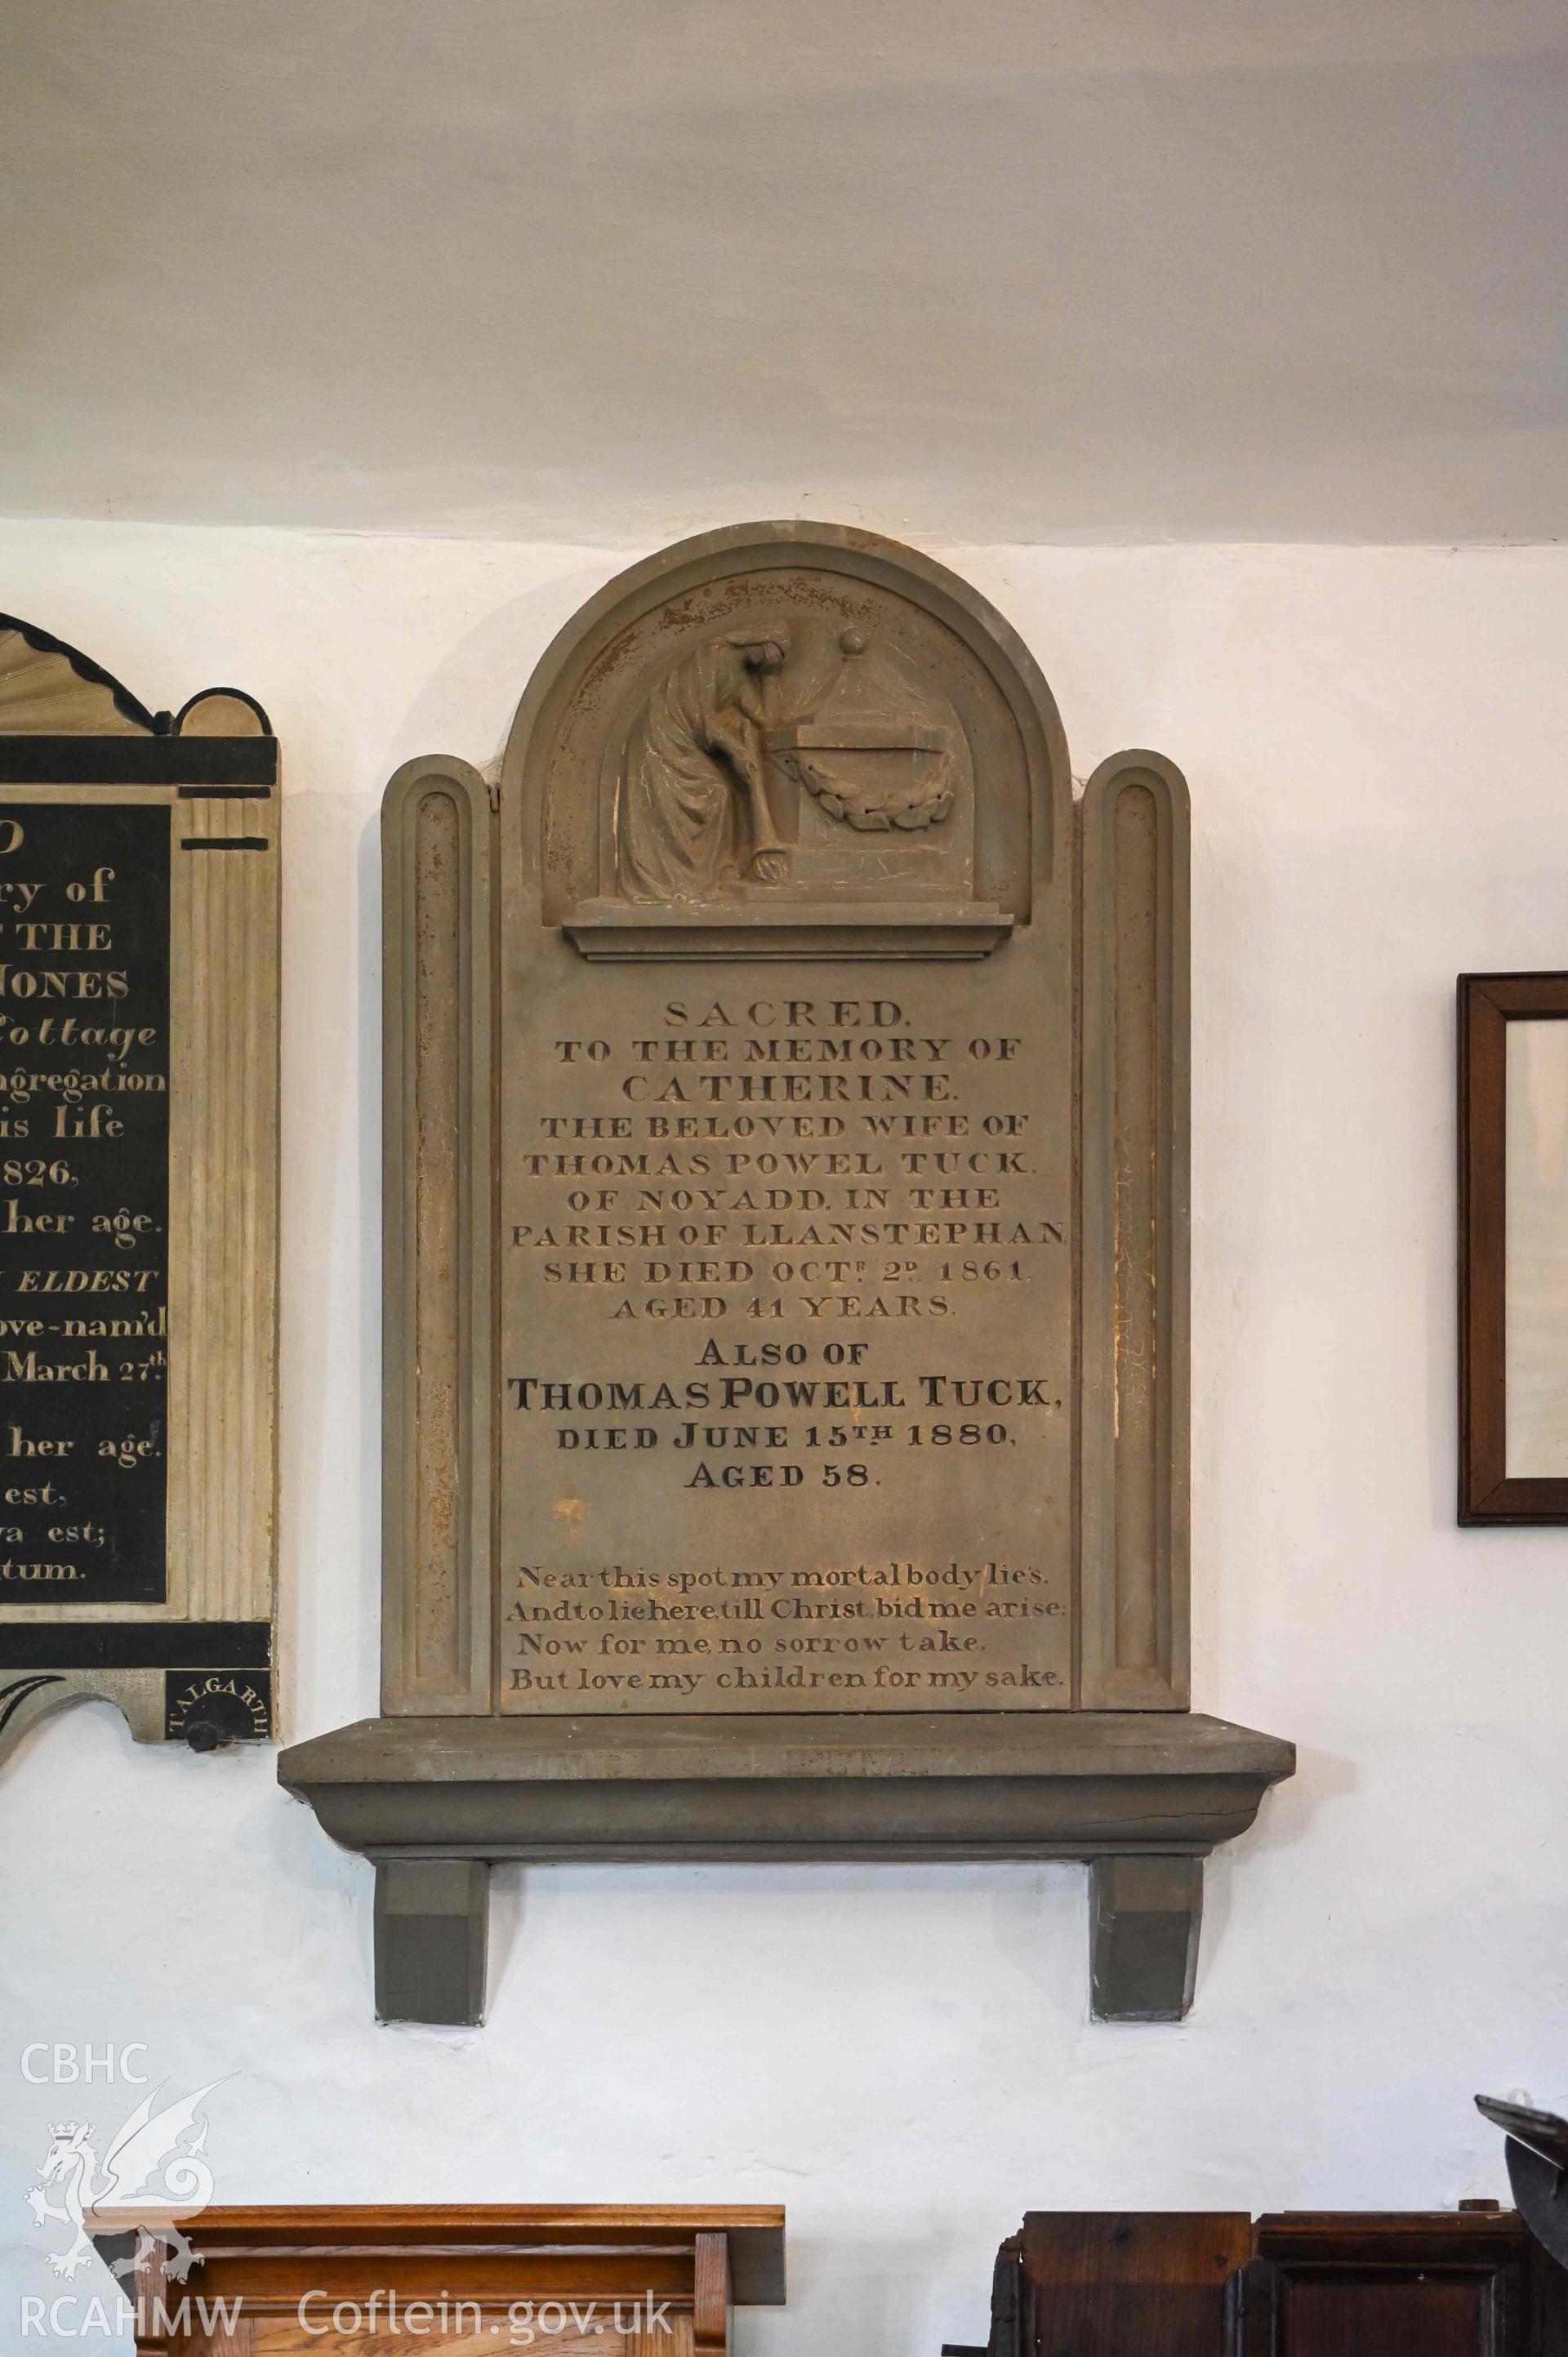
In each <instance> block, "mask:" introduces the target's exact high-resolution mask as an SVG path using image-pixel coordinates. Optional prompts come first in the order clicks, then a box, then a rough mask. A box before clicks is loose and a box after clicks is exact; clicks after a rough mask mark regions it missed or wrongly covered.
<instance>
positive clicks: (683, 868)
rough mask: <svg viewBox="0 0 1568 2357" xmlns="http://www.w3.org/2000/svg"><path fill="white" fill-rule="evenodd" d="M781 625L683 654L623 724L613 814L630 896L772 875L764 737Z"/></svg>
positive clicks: (662, 896)
mask: <svg viewBox="0 0 1568 2357" xmlns="http://www.w3.org/2000/svg"><path fill="white" fill-rule="evenodd" d="M788 655H789V642H788V638H787V635H786V633H785V632H784V631H783V630H779V631H777V632H770V633H769V634H768V635H766V636H758V635H757V633H755V632H736V633H735V634H734V635H732V636H731V637H728V638H724V639H718V640H713V641H711V642H710V643H709V644H708V645H706V646H701V647H697V648H695V649H693V651H692V652H691V653H690V654H688V655H686V656H684V657H683V658H682V661H681V662H678V663H677V664H676V665H675V667H674V669H673V670H672V671H671V672H670V673H667V674H666V676H665V677H664V678H663V679H662V680H661V681H660V683H659V684H658V686H656V687H655V688H654V690H653V692H652V694H650V697H649V699H648V702H647V703H646V704H645V705H643V707H642V710H641V711H640V713H639V715H638V716H637V719H636V721H635V722H634V723H633V726H632V729H631V734H630V737H629V740H628V746H627V755H626V769H625V771H624V775H623V779H622V784H621V791H620V797H619V802H618V810H617V817H616V867H617V874H618V879H619V884H620V888H621V890H622V892H623V893H624V894H625V896H626V898H627V899H629V900H644V901H649V900H657V901H670V900H705V899H711V898H712V897H713V895H714V892H715V891H716V890H717V889H718V888H720V886H721V885H722V884H723V883H724V881H725V879H726V877H734V876H736V875H745V876H746V877H750V878H751V879H753V880H754V881H756V882H757V883H763V884H775V883H779V882H781V881H782V880H783V877H784V876H785V874H786V871H787V867H788V858H789V855H788V853H787V851H786V850H785V848H784V845H782V844H781V842H780V841H779V835H778V834H777V832H776V830H775V827H774V823H773V816H772V813H771V811H770V810H769V808H768V786H767V778H766V773H765V759H766V755H765V748H764V739H765V737H766V735H767V731H768V727H769V726H770V725H771V722H772V719H773V717H774V716H773V714H772V711H771V709H770V694H769V691H770V687H771V684H772V683H773V682H775V681H776V680H777V678H778V676H779V673H780V672H781V671H782V670H783V668H784V664H785V662H786V660H787V659H788Z"/></svg>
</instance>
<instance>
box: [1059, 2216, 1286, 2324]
mask: <svg viewBox="0 0 1568 2357" xmlns="http://www.w3.org/2000/svg"><path fill="white" fill-rule="evenodd" d="M1251 2238H1252V2229H1251V2220H1250V2219H1249V2218H1248V2217H1247V2216H1246V2215H1245V2213H1244V2212H1243V2213H1225V2212H1220V2213H1208V2212H1191V2213H1182V2212H1173V2213H1161V2212H1143V2213H1139V2212H1115V2211H1106V2212H1091V2211H1079V2212H1072V2211H1058V2212H1050V2211H1034V2212H1031V2213H1030V2214H1029V2216H1028V2217H1027V2218H1026V2220H1025V2221H1024V2238H1023V2244H1024V2277H1025V2316H1024V2319H1023V2321H1024V2347H1025V2349H1026V2351H1030V2350H1032V2351H1033V2352H1035V2357H1128V2352H1134V2353H1135V2357H1155V2352H1158V2357H1220V2352H1221V2351H1222V2350H1223V2349H1224V2346H1225V2331H1224V2324H1225V2318H1226V2315H1227V2312H1228V2307H1229V2304H1230V2298H1231V2297H1232V2296H1231V2294H1230V2289H1229V2287H1230V2283H1231V2280H1232V2278H1233V2277H1234V2276H1236V2275H1237V2273H1238V2271H1239V2270H1240V2268H1241V2267H1243V2266H1245V2265H1246V2262H1247V2258H1248V2255H1249V2254H1250V2252H1251Z"/></svg>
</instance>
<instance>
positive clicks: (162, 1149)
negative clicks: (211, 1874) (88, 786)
mask: <svg viewBox="0 0 1568 2357" xmlns="http://www.w3.org/2000/svg"><path fill="white" fill-rule="evenodd" d="M168 1071H169V814H168V812H167V810H166V808H161V807H150V806H146V805H141V806H130V805H124V804H122V805H119V806H115V805H113V804H108V803H100V804H77V805H74V806H71V807H66V806H63V805H59V804H46V803H38V804H30V805H17V804H12V805H11V806H10V808H9V809H8V811H7V813H6V814H5V816H4V817H3V818H0V1322H3V1325H4V1332H3V1334H0V1477H3V1479H0V1601H3V1602H5V1603H16V1604H109V1603H116V1604H117V1603H126V1604H139V1603H155V1602H158V1601H161V1600H162V1598H163V1597H164V1594H165V1521H166V1433H167V1389H168V1385H167V1359H166V1335H167V1294H168V1275H167V1270H168V1261H167V1232H168V1157H169V1099H168Z"/></svg>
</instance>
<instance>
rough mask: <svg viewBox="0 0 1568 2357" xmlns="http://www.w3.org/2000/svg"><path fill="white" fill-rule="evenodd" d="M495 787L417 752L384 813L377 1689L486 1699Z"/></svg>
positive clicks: (459, 1703) (448, 1704)
mask: <svg viewBox="0 0 1568 2357" xmlns="http://www.w3.org/2000/svg"><path fill="white" fill-rule="evenodd" d="M491 827H492V818H491V813H490V806H489V791H488V789H487V787H486V785H485V782H484V780H483V779H482V778H481V777H480V776H479V775H478V771H477V770H471V769H470V768H469V767H468V766H467V763H466V762H463V761H456V760H446V759H435V760H423V761H411V762H409V763H408V764H407V766H406V767H405V768H403V770H399V772H398V774H397V776H396V777H395V778H394V779H393V780H392V785H391V786H390V787H389V789H388V791H387V796H386V802H385V804H384V806H383V811H382V818H381V861H382V871H381V872H382V888H383V893H384V902H383V917H382V922H383V930H384V945H385V979H384V1023H385V1028H384V1049H383V1053H384V1089H385V1102H384V1106H383V1135H384V1139H385V1147H384V1156H385V1158H384V1163H383V1169H382V1179H383V1205H384V1209H383V1220H384V1229H383V1236H382V1255H383V1267H384V1272H385V1295H384V1298H385V1312H384V1327H383V1336H382V1357H383V1366H384V1383H383V1394H382V1396H383V1404H384V1405H383V1425H382V1514H383V1521H382V1565H383V1572H382V1577H383V1589H384V1595H385V1598H386V1612H385V1617H384V1621H383V1635H382V1645H383V1658H382V1698H383V1707H384V1708H385V1709H386V1710H388V1711H389V1712H394V1713H408V1712H413V1713H418V1714H421V1715H431V1714H435V1715H440V1714H445V1713H453V1712H470V1711H476V1710H477V1711H485V1710H488V1709H489V1706H490V1620H491V1605H490V1598H491V1581H492V1566H493V1557H494V1548H493V1544H492V1536H491V1514H492V1502H491V1501H492V1493H493V1487H494V1484H493V1480H492V1475H491V1421H492V1419H491V1390H492V1373H491V1368H492V1360H493V1340H492V1329H493V1325H494V1313H493V1309H492V1306H491V1277H490V1254H491V1232H492V1226H493V1218H492V1209H491V1196H492V1189H493V1185H494V1178H493V1170H494V1150H493V1146H492V1141H491V1118H492V1099H493V1079H492V1073H491V1052H492V1040H493V1037H494V1026H493V1023H492V1019H491V991H492V983H493V974H492V963H493V962H492V956H491V948H490V905H491V890H490V865H491V860H490V836H491Z"/></svg>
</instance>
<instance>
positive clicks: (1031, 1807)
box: [278, 1711, 1295, 2023]
mask: <svg viewBox="0 0 1568 2357" xmlns="http://www.w3.org/2000/svg"><path fill="white" fill-rule="evenodd" d="M1294 1764H1295V1753H1294V1747H1293V1746H1292V1745H1291V1744H1289V1743H1286V1742H1283V1741H1282V1740H1281V1739H1280V1738H1278V1737H1275V1736H1270V1735H1259V1734H1255V1733H1254V1732H1252V1730H1251V1729H1250V1728H1248V1727H1232V1726H1230V1725H1229V1724H1228V1723H1227V1722H1226V1721H1224V1720H1223V1719H1216V1718H1208V1717H1203V1716H1200V1715H1189V1714H1187V1713H1185V1712H1162V1711H1148V1712H1131V1711H1116V1712H1098V1711H1097V1712H1068V1711H1062V1712H1052V1713H1045V1712H1039V1713H1034V1712H1030V1713H1024V1712H1019V1713H1017V1714H1015V1715H1014V1716H1012V1717H1008V1716H1006V1715H1004V1714H999V1713H987V1714H974V1715H969V1714H959V1713H954V1714H948V1713H940V1714H937V1713H933V1714H929V1715H923V1716H917V1715H913V1714H911V1715H908V1716H905V1715H899V1716H897V1717H893V1716H888V1717H831V1718H830V1717H756V1718H751V1719H748V1720H743V1721H738V1722H737V1721H736V1720H725V1719H719V1718H711V1717H703V1718H697V1717H692V1718H679V1717H660V1718H655V1717H648V1718H642V1719H638V1718H569V1717H559V1718H549V1717H528V1718H521V1717H518V1718H468V1717H451V1718H372V1719H361V1720H360V1722H359V1723H358V1724H357V1725H355V1726H352V1727H340V1728H338V1730H337V1731H336V1732H335V1733H333V1734H330V1735H323V1736H318V1737H317V1738H315V1739H314V1740H313V1741H311V1742H307V1743H301V1744H296V1745H295V1747H294V1748H293V1749H291V1750H288V1751H285V1753H284V1754H283V1757H282V1759H281V1760H280V1762H279V1770H278V1772H279V1779H280V1781H281V1782H282V1783H284V1784H285V1786H286V1787H287V1789H288V1790H289V1791H290V1792H294V1793H295V1794H296V1795H297V1796H298V1797H299V1798H300V1799H302V1800H305V1801H307V1802H308V1803H309V1804H310V1806H311V1807H312V1808H313V1809H314V1810H315V1811H316V1813H317V1816H318V1817H319V1819H320V1821H321V1824H322V1825H323V1826H324V1828H325V1829H326V1831H327V1832H328V1833H329V1834H330V1835H332V1836H333V1838H334V1839H335V1840H337V1841H339V1842H341V1843H342V1844H344V1846H346V1847H348V1848H350V1849H354V1850H358V1851H360V1852H361V1853H362V1854H363V1855H364V1856H366V1857H370V1858H371V1859H372V1860H373V1861H374V1863H375V1866H376V1869H377V1889H376V1985H377V1988H376V1993H377V2009H378V2011H379V2012H380V2014H381V2017H382V2018H383V2019H392V2020H405V2021H406V2020H415V2021H438V2022H455V2023H456V2022H473V2021H478V2019H480V2018H481V2017H482V2013H483V2006H484V1979H485V1933H486V1919H487V1913H488V1892H487V1888H486V1883H487V1869H488V1867H489V1866H490V1865H491V1864H493V1863H495V1862H497V1861H499V1860H501V1859H521V1860H524V1861H527V1862H529V1863H532V1864H560V1863H564V1862H567V1861H572V1860H581V1861H584V1862H589V1861H617V1862H628V1861H639V1862H640V1861H655V1860H657V1861H666V1862H668V1861H679V1860H682V1859H693V1860H700V1861H710V1860H719V1859H736V1860H761V1859H775V1860H780V1861H794V1860H801V1859H811V1858H865V1859H877V1858H887V1859H907V1858H930V1859H964V1858H1078V1859H1086V1860H1088V1861H1089V1863H1090V1868H1091V1910H1092V1932H1091V1952H1092V1953H1091V1969H1092V1984H1093V2010H1094V2013H1095V2015H1096V2017H1097V2018H1100V2019H1101V2020H1122V2021H1172V2020H1178V2019H1180V2018H1181V2017H1182V2015H1183V2014H1185V2012H1186V2011H1187V2006H1188V2004H1189V2003H1190V2001H1191V1996H1192V1986H1193V1976H1194V1973H1195V1970H1196V1966H1197V1938H1198V1929H1199V1923H1200V1920H1201V1913H1202V1905H1203V1880H1202V1876H1203V1867H1202V1861H1203V1859H1204V1857H1206V1856H1207V1855H1208V1851H1209V1850H1211V1849H1212V1848H1214V1847H1215V1846H1216V1845H1217V1844H1219V1843H1220V1842H1225V1841H1230V1840H1233V1839H1234V1838H1235V1836H1236V1835H1238V1834H1241V1833H1244V1832H1245V1831H1246V1830H1247V1828H1248V1827H1249V1826H1250V1825H1251V1823H1252V1820H1253V1818H1254V1817H1255V1816H1256V1814H1257V1812H1258V1807H1259V1803H1261V1801H1262V1796H1263V1794H1264V1792H1265V1791H1266V1790H1267V1789H1268V1787H1269V1785H1271V1784H1273V1783H1275V1782H1277V1781H1279V1780H1280V1779H1281V1778H1282V1777H1285V1776H1288V1775H1290V1774H1291V1773H1292V1771H1293V1770H1294Z"/></svg>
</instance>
